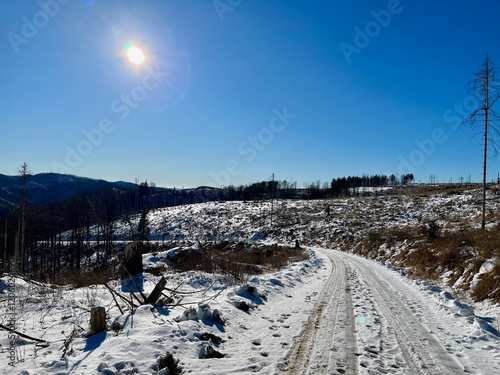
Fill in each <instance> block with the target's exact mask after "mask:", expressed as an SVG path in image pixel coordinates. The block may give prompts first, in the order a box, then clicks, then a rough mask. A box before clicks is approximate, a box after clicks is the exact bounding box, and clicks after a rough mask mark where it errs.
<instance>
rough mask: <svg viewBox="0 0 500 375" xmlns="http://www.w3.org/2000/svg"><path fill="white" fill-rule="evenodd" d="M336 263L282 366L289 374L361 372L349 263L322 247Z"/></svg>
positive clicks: (333, 262) (324, 252) (333, 263)
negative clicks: (358, 369)
mask: <svg viewBox="0 0 500 375" xmlns="http://www.w3.org/2000/svg"><path fill="white" fill-rule="evenodd" d="M322 253H323V254H325V255H327V256H328V258H329V260H330V262H331V263H332V274H331V275H330V277H329V278H328V280H327V283H326V285H325V287H324V288H323V289H322V291H321V293H320V295H319V296H318V299H317V302H316V304H315V306H314V308H313V312H312V313H311V316H310V318H309V320H308V322H307V324H306V326H305V328H304V330H303V332H302V334H301V336H300V337H299V338H298V339H297V340H296V342H295V345H294V347H293V348H292V350H291V351H290V353H289V355H288V356H287V358H286V359H285V362H284V363H283V365H282V366H281V368H280V371H281V372H282V373H286V374H301V375H302V374H357V368H358V361H357V357H356V333H355V325H354V312H353V311H354V310H353V304H352V296H351V286H350V281H351V279H352V274H351V271H350V269H349V267H348V266H347V265H346V263H345V262H344V261H343V260H342V259H341V258H340V257H338V256H335V255H334V254H332V252H331V251H322Z"/></svg>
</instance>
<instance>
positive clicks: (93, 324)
mask: <svg viewBox="0 0 500 375" xmlns="http://www.w3.org/2000/svg"><path fill="white" fill-rule="evenodd" d="M107 328H108V327H107V325H106V309H105V308H104V307H102V306H98V307H92V309H91V310H90V335H95V334H96V333H100V332H104V331H106V330H107Z"/></svg>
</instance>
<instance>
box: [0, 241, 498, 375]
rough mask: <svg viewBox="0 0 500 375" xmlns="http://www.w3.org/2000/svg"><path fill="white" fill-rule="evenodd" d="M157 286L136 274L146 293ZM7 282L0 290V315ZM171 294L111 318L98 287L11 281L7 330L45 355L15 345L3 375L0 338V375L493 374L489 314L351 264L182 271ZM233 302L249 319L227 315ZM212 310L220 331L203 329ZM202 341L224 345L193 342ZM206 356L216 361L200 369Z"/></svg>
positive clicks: (329, 261) (316, 254)
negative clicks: (232, 277)
mask: <svg viewBox="0 0 500 375" xmlns="http://www.w3.org/2000/svg"><path fill="white" fill-rule="evenodd" d="M145 258H147V256H145ZM157 281H158V277H154V276H150V275H147V274H146V276H145V281H144V289H145V291H146V292H149V291H151V290H152V288H153V286H154V284H155V283H156V282H157ZM8 282H9V281H8V279H7V278H6V277H3V278H2V286H3V288H2V290H3V291H2V303H3V302H4V301H5V296H6V292H5V288H4V286H5V285H6V283H8ZM112 286H113V287H114V288H115V289H116V290H120V285H119V283H118V282H116V283H115V284H114V285H112ZM248 286H252V287H254V290H253V289H250V291H251V294H250V293H249V290H248ZM177 287H178V289H177V293H171V294H172V295H173V298H174V299H175V301H176V303H177V306H176V307H172V308H161V307H160V308H157V309H153V308H151V306H150V305H145V306H141V307H139V308H137V309H136V310H135V311H134V314H132V313H131V311H130V310H126V311H125V313H124V314H123V315H122V314H121V313H120V312H119V311H118V309H117V307H116V305H115V303H114V302H113V299H112V297H111V294H110V293H109V292H108V291H107V290H106V289H105V288H104V287H101V286H94V287H89V288H80V289H60V288H57V289H55V288H51V287H49V286H43V285H35V284H32V283H26V282H24V281H22V280H20V279H16V293H17V296H18V297H17V299H18V302H19V304H20V306H19V309H18V310H17V318H18V327H17V329H18V330H19V331H21V332H23V333H26V334H28V335H29V336H32V337H36V338H40V339H43V340H46V341H47V343H48V346H47V347H40V346H37V345H36V343H35V342H33V341H31V340H29V339H24V338H19V339H18V342H17V345H18V346H17V354H16V355H17V356H18V357H19V358H21V359H23V362H21V363H18V362H16V363H15V367H11V366H9V365H8V363H9V358H8V350H7V348H8V347H9V339H8V337H7V332H5V331H3V332H2V336H1V340H0V343H1V345H2V352H1V353H0V364H1V369H2V370H0V371H1V373H5V374H24V375H28V374H33V375H34V374H37V375H38V374H134V373H137V374H156V373H160V374H167V373H168V372H166V371H165V370H163V371H159V372H158V359H159V358H160V357H161V356H163V355H165V353H166V352H170V353H171V354H173V356H174V358H176V359H179V360H180V362H179V368H180V369H182V371H183V373H192V374H235V373H241V374H245V373H262V374H279V373H290V374H335V373H339V374H341V373H342V374H357V373H359V374H379V373H394V374H461V373H470V374H498V373H500V341H499V336H498V335H499V334H498V331H497V320H496V318H497V315H496V314H499V313H500V309H498V308H497V309H492V310H490V315H489V316H477V315H475V312H474V308H473V307H471V306H468V305H466V304H463V303H461V302H459V301H457V300H456V299H454V298H453V296H451V295H450V294H449V293H447V292H444V291H442V290H441V289H440V288H439V287H437V286H434V285H432V284H429V283H426V282H418V281H411V280H409V279H408V278H406V277H405V276H403V275H402V274H401V273H400V272H398V271H397V270H393V269H389V268H387V267H385V266H383V265H381V264H378V263H375V262H373V261H371V260H367V259H364V258H361V257H359V256H356V255H352V254H346V253H344V252H338V251H334V250H325V249H313V250H311V258H310V260H308V261H305V262H299V263H294V264H291V265H289V266H286V267H284V268H283V269H281V270H280V271H277V272H273V273H269V274H265V275H263V276H259V277H253V278H251V279H250V280H248V282H247V283H243V284H235V285H227V284H226V283H225V282H224V280H223V279H222V278H220V277H215V276H213V275H207V274H202V273H197V272H192V271H191V272H188V273H182V274H173V275H170V276H168V284H167V288H168V290H172V289H175V288H177ZM241 301H245V302H246V303H247V304H248V305H249V307H250V309H249V310H248V311H246V312H245V311H242V310H240V309H238V308H237V307H236V305H238V304H239V303H240V302H241ZM93 305H102V306H105V307H106V310H107V313H108V317H109V323H112V322H119V323H120V326H121V327H120V329H118V330H117V331H116V332H115V331H113V330H110V331H108V332H105V333H101V334H97V335H94V336H91V337H89V338H86V337H85V330H86V329H87V328H88V321H89V313H88V311H87V309H89V308H90V307H91V306H93ZM189 308H191V312H190V313H187V311H189ZM193 308H194V310H193ZM216 309H217V310H218V311H219V312H220V315H221V316H222V318H223V320H224V324H220V323H215V322H213V321H212V320H211V318H210V317H211V316H212V314H211V312H213V311H214V310H216ZM72 332H74V338H73V339H72V340H71V342H69V339H68V338H69V337H70V335H71V333H72ZM203 333H210V334H213V335H215V336H217V337H220V338H221V339H222V340H223V342H221V343H220V344H217V343H215V342H213V341H214V340H215V339H214V338H212V340H211V341H204V340H202V334H203ZM65 342H69V344H68V345H65ZM209 345H210V346H212V347H213V348H214V349H215V350H216V351H218V352H220V353H222V354H224V357H223V358H213V359H206V358H203V357H204V355H205V352H206V348H207V346H209Z"/></svg>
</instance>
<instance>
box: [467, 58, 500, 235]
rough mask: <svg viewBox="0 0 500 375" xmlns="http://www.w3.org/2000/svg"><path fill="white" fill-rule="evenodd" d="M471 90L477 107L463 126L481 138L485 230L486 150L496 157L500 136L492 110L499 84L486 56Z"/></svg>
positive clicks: (498, 96) (496, 117) (498, 117)
mask: <svg viewBox="0 0 500 375" xmlns="http://www.w3.org/2000/svg"><path fill="white" fill-rule="evenodd" d="M470 85H471V90H472V91H473V95H474V97H475V98H476V100H477V102H478V103H480V104H478V107H477V108H476V109H475V110H474V111H473V112H472V113H471V114H469V115H467V117H466V118H465V119H464V121H463V124H468V125H471V126H472V127H473V128H478V129H481V130H480V132H479V133H477V134H476V135H482V137H483V142H484V143H483V202H482V221H481V228H482V229H484V228H485V215H486V166H487V160H488V150H489V149H491V150H492V151H493V153H494V155H495V156H496V155H497V154H498V149H499V146H498V143H497V142H496V137H498V136H500V126H499V122H498V121H499V120H500V116H499V115H498V113H497V112H495V110H494V109H493V106H494V105H495V104H496V102H497V101H498V99H499V98H500V82H499V80H498V78H497V77H496V69H495V67H494V65H493V63H492V61H491V59H490V58H489V56H488V54H486V57H485V59H484V62H483V64H482V65H481V68H480V70H479V71H478V72H477V73H475V78H474V79H473V80H472V81H471V82H470Z"/></svg>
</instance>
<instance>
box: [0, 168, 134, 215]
mask: <svg viewBox="0 0 500 375" xmlns="http://www.w3.org/2000/svg"><path fill="white" fill-rule="evenodd" d="M137 187H138V185H136V184H133V183H130V182H123V181H118V182H109V181H105V180H95V179H92V178H86V177H78V176H72V175H64V174H58V173H39V174H35V175H32V176H30V178H29V181H28V185H27V188H28V194H27V195H28V201H29V203H31V204H34V205H44V204H49V203H54V202H63V201H65V200H67V199H69V198H71V197H73V196H74V195H76V194H79V193H83V192H92V191H100V190H108V189H120V190H121V189H128V188H131V189H136V188H137ZM22 190H23V186H22V184H21V182H20V177H19V176H6V175H3V174H0V215H1V214H4V213H5V212H7V211H9V210H11V209H12V208H14V207H16V206H17V205H18V204H19V202H20V199H21V196H22Z"/></svg>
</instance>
